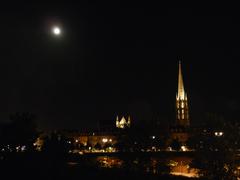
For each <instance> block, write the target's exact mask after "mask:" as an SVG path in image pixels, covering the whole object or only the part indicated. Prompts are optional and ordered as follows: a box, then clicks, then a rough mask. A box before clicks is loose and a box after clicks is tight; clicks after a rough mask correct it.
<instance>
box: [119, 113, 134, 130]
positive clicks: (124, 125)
mask: <svg viewBox="0 0 240 180" xmlns="http://www.w3.org/2000/svg"><path fill="white" fill-rule="evenodd" d="M130 125H131V119H130V116H128V118H127V120H126V119H125V117H124V116H123V117H122V118H121V119H120V120H119V118H118V116H117V117H116V127H117V128H120V129H125V128H129V127H130Z"/></svg>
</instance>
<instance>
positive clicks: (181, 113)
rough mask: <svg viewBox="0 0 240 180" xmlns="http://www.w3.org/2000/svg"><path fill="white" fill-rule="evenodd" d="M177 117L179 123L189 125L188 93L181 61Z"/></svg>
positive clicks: (179, 66)
mask: <svg viewBox="0 0 240 180" xmlns="http://www.w3.org/2000/svg"><path fill="white" fill-rule="evenodd" d="M176 119H177V121H176V122H177V125H180V126H189V125H190V122H189V111H188V99H187V93H186V92H185V90H184V85H183V76H182V69H181V62H180V61H179V65H178V91H177V96H176Z"/></svg>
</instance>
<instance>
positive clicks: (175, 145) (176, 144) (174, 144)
mask: <svg viewBox="0 0 240 180" xmlns="http://www.w3.org/2000/svg"><path fill="white" fill-rule="evenodd" d="M171 147H172V149H173V150H176V151H179V150H180V149H181V143H180V142H179V140H178V139H174V140H173V141H172V143H171Z"/></svg>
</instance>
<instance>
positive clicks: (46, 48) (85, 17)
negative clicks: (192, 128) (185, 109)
mask: <svg viewBox="0 0 240 180" xmlns="http://www.w3.org/2000/svg"><path fill="white" fill-rule="evenodd" d="M230 13H231V14H230ZM0 22H1V28H0V44H1V51H0V122H4V121H8V119H9V117H8V116H9V114H11V113H14V112H32V113H34V114H36V116H37V119H36V121H37V124H38V125H39V127H40V128H41V129H55V128H69V129H72V128H74V129H83V128H85V127H86V128H87V127H95V126H96V125H97V124H98V123H99V122H100V123H102V122H103V123H105V122H108V123H114V121H115V117H116V115H117V114H119V115H121V114H123V115H128V114H130V115H131V116H132V117H133V121H142V120H144V121H152V120H154V119H156V120H159V121H161V122H171V121H174V118H175V114H174V113H175V96H176V90H177V75H178V61H179V60H181V61H182V69H183V78H184V84H185V90H186V91H187V93H188V97H189V104H190V116H191V122H192V123H196V124H197V123H200V122H201V120H202V118H203V116H204V114H206V113H208V112H211V113H217V114H219V115H221V116H224V118H225V119H227V120H228V119H229V120H230V119H237V120H238V119H239V113H238V112H239V111H240V96H239V93H240V87H239V83H240V80H239V78H240V77H239V60H240V45H239V42H240V41H239V40H240V38H239V34H240V19H239V18H237V16H236V15H234V14H233V12H231V11H226V10H225V11H224V10H222V9H214V10H213V9H211V8H209V9H207V8H200V7H191V8H183V7H177V6H176V7H173V6H171V7H170V6H162V5H160V4H131V7H130V6H129V7H127V6H126V5H120V4H117V3H116V4H101V3H90V2H84V3H79V4H76V3H75V4H74V3H58V4H51V3H48V4H37V3H34V4H14V5H8V6H6V7H1V11H0ZM55 24H57V25H60V26H61V27H62V31H63V33H62V35H61V36H60V37H55V36H53V35H52V34H51V32H50V31H51V27H52V26H53V25H55Z"/></svg>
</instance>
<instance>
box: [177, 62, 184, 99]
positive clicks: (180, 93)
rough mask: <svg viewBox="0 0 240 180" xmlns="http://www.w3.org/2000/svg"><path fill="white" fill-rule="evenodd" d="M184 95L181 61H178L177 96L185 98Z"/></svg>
mask: <svg viewBox="0 0 240 180" xmlns="http://www.w3.org/2000/svg"><path fill="white" fill-rule="evenodd" d="M184 97H185V91H184V84H183V76H182V67H181V61H179V65H178V92H177V98H178V99H181V100H183V99H185V98H184Z"/></svg>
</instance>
